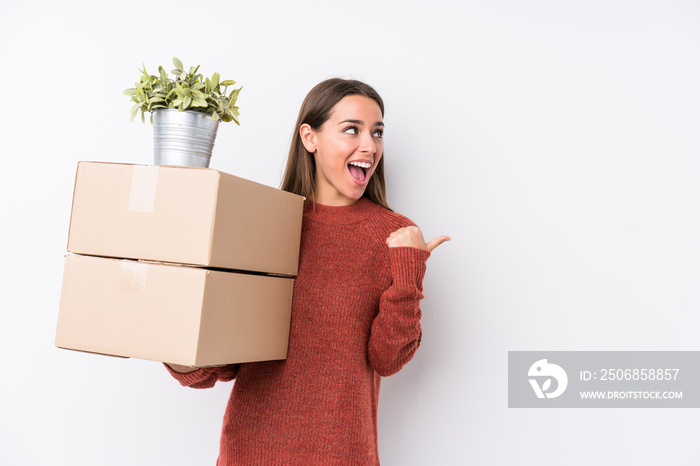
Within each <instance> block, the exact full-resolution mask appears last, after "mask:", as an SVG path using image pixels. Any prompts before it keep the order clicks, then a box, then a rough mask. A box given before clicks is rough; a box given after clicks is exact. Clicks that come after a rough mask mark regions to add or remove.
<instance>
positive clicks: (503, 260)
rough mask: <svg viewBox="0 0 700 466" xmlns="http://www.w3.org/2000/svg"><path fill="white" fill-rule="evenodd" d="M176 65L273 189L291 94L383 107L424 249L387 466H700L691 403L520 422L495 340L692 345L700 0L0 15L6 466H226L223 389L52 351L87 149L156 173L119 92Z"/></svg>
mask: <svg viewBox="0 0 700 466" xmlns="http://www.w3.org/2000/svg"><path fill="white" fill-rule="evenodd" d="M172 56H178V57H179V58H181V59H182V60H183V61H184V62H185V65H186V66H189V65H194V64H201V65H202V68H201V71H202V72H204V73H205V74H208V75H211V73H213V72H214V71H218V72H219V73H220V74H221V76H222V78H224V79H236V80H237V81H239V84H242V85H243V91H242V93H241V97H240V99H239V104H240V107H241V123H242V125H241V127H236V126H235V125H233V124H227V125H225V126H222V127H221V128H220V130H219V137H218V140H217V145H216V147H215V150H214V158H213V161H212V167H213V168H217V169H220V170H223V171H225V172H228V173H232V174H236V175H239V176H242V177H245V178H249V179H252V180H255V181H259V182H261V183H265V184H268V185H272V186H278V185H279V182H280V180H281V176H282V171H283V167H284V163H285V160H286V155H287V150H288V146H289V140H290V136H291V131H292V127H293V124H294V121H295V118H296V114H297V111H298V108H299V105H300V104H301V101H302V99H303V97H304V95H305V94H306V93H307V92H308V90H309V89H310V88H311V87H313V85H315V84H316V83H317V82H319V81H321V80H323V79H325V78H327V77H331V76H341V77H353V78H358V79H362V80H365V81H367V82H369V83H370V84H372V85H373V86H375V87H376V88H377V90H378V91H379V92H380V93H381V94H382V96H383V97H384V99H385V101H386V106H387V112H386V117H385V122H386V136H385V151H386V153H385V157H386V164H387V172H388V185H389V201H390V204H391V205H392V207H393V208H394V209H395V210H397V211H399V212H401V213H403V214H405V215H407V216H408V217H410V218H411V219H413V220H414V221H415V222H416V223H418V224H419V225H420V226H421V227H422V229H423V231H424V233H425V236H427V237H430V238H432V237H433V236H436V235H439V234H449V235H451V236H452V242H451V243H447V244H445V245H443V246H441V247H440V248H439V249H438V250H436V251H435V252H434V253H433V256H432V257H431V259H430V260H429V262H428V272H427V276H426V280H425V293H426V295H427V296H426V298H425V300H424V302H423V311H424V319H423V330H424V340H423V344H422V347H421V348H420V350H419V352H418V353H417V355H416V357H415V358H414V360H413V361H412V362H411V363H410V364H409V365H408V366H406V368H405V369H404V370H403V371H402V372H400V373H399V374H397V375H395V376H393V377H391V378H388V379H385V380H384V384H383V387H382V394H381V400H380V412H379V430H380V432H379V435H380V456H381V458H382V464H383V465H387V466H404V465H409V466H411V465H484V464H494V465H510V464H521V465H542V464H570V465H589V464H605V465H613V464H635V465H657V464H675V465H697V464H698V463H700V450H699V449H698V447H697V439H698V429H700V428H699V427H698V425H699V424H700V422H699V421H700V413H699V412H698V410H696V409H667V410H664V409H608V410H605V409H589V410H583V409H568V410H567V409H556V410H555V409H552V410H548V409H529V410H528V409H524V410H517V409H508V407H507V352H508V351H509V350H698V349H700V348H699V346H698V328H699V324H700V319H699V318H698V309H699V307H700V286H699V283H700V242H699V239H700V215H699V209H698V207H699V205H698V200H699V199H700V183H698V176H699V175H700V150H699V149H700V139H699V138H698V134H699V131H698V128H699V127H700V4H698V3H697V2H695V1H690V0H688V1H681V0H675V1H673V0H671V1H669V0H664V1H661V0H658V1H622V0H618V1H553V0H552V1H528V2H523V1H518V0H512V1H448V0H433V1H409V0H403V1H401V2H399V1H391V2H381V1H351V2H328V1H323V2H322V1H318V2H315V1H298V2H286V1H269V2H262V1H260V2H252V1H246V2H236V1H230V2H184V1H177V0H170V1H167V2H166V1H160V2H155V1H153V2H146V1H141V0H139V1H135V0H121V1H119V2H88V1H77V0H76V1H71V0H67V1H60V2H54V1H48V0H38V1H33V0H21V1H19V0H9V1H8V0H0V64H1V66H2V70H3V76H4V78H3V80H2V91H1V92H0V96H1V97H0V99H1V100H0V102H2V107H3V110H4V111H3V112H2V114H1V116H0V133H1V135H2V137H1V139H0V141H1V144H2V145H1V146H0V147H1V149H0V150H1V151H2V152H1V153H2V158H3V164H2V184H1V189H2V192H1V193H0V194H1V195H2V206H3V209H2V212H3V221H2V239H3V243H4V244H5V252H4V257H3V263H4V265H3V272H2V273H3V279H2V293H0V299H1V300H2V301H1V304H0V354H2V357H3V362H2V371H1V372H0V382H1V384H0V464H3V465H71V466H78V465H90V466H92V465H176V464H178V465H179V464H181V465H202V464H214V462H215V458H216V456H217V450H218V441H219V429H220V426H221V420H222V416H223V412H224V405H225V402H226V399H227V397H228V394H229V392H230V389H231V385H230V384H221V385H220V386H217V387H216V388H214V389H212V390H206V391H199V390H190V389H185V388H182V387H180V386H179V385H178V384H177V382H176V381H175V380H173V379H172V378H171V377H170V376H169V375H168V374H167V373H166V372H165V370H164V369H163V367H162V366H161V365H160V364H158V363H155V362H149V361H140V360H120V359H115V358H108V357H104V356H96V355H88V354H82V353H76V352H70V351H65V350H59V349H56V348H54V347H53V339H54V332H55V326H56V318H57V312H58V302H59V297H60V287H61V276H62V271H63V269H62V268H63V255H64V253H65V246H66V237H67V232H68V220H69V215H70V205H71V196H72V189H73V181H74V176H75V168H76V164H77V162H78V161H79V160H97V161H113V162H118V161H121V162H134V163H146V164H147V163H152V158H151V157H152V149H151V147H152V146H151V144H152V141H151V137H152V133H151V127H150V125H143V124H142V123H141V122H134V123H129V108H130V103H129V101H128V97H126V96H124V95H122V90H124V89H125V88H127V87H132V85H133V83H134V82H135V81H136V80H137V79H138V70H137V67H139V66H141V64H142V63H145V64H146V67H147V69H148V70H149V71H151V72H155V71H156V70H157V67H158V65H163V66H165V67H166V68H167V69H170V59H171V57H172Z"/></svg>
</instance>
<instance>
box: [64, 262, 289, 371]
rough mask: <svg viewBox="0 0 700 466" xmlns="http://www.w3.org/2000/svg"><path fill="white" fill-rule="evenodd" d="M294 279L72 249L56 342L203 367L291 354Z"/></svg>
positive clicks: (106, 352)
mask: <svg viewBox="0 0 700 466" xmlns="http://www.w3.org/2000/svg"><path fill="white" fill-rule="evenodd" d="M293 281H294V280H293V279H292V278H283V277H270V276H264V275H254V274H244V273H236V272H225V271H212V270H206V269H202V268H197V267H190V266H181V265H172V264H159V263H151V262H143V261H133V260H120V259H110V258H101V257H91V256H76V255H67V256H66V261H65V270H64V275H63V289H62V292H61V303H60V308H59V317H58V327H57V331H56V346H58V347H60V348H66V349H74V350H80V351H87V352H92V353H102V354H109V355H114V356H123V357H133V358H140V359H150V360H154V361H161V362H170V363H174V364H180V365H185V366H198V367H202V366H213V365H222V364H229V363H239V362H250V361H263V360H275V359H285V358H286V357H287V347H288V340H289V322H290V313H291V302H292V286H293Z"/></svg>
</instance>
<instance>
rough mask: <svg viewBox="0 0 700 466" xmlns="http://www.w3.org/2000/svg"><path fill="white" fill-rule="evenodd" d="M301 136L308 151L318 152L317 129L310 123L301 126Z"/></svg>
mask: <svg viewBox="0 0 700 466" xmlns="http://www.w3.org/2000/svg"><path fill="white" fill-rule="evenodd" d="M299 137H300V138H301V142H302V144H304V147H305V148H306V150H307V151H309V152H310V153H312V154H313V153H314V152H316V131H314V130H313V128H312V127H311V126H310V125H309V124H308V123H304V124H303V125H301V126H300V127H299Z"/></svg>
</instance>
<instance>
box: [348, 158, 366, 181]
mask: <svg viewBox="0 0 700 466" xmlns="http://www.w3.org/2000/svg"><path fill="white" fill-rule="evenodd" d="M371 167H372V163H371V162H356V161H353V162H350V163H348V169H349V170H350V175H351V176H352V179H353V180H355V181H356V182H358V183H364V182H365V180H367V173H369V169H370V168H371Z"/></svg>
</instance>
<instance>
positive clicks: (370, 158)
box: [299, 95, 384, 206]
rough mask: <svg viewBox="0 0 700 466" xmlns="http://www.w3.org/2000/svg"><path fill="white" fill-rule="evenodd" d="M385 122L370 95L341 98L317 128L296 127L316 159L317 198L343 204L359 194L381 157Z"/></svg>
mask: <svg viewBox="0 0 700 466" xmlns="http://www.w3.org/2000/svg"><path fill="white" fill-rule="evenodd" d="M383 133H384V123H383V122H382V111H381V109H380V108H379V104H377V102H375V101H374V100H373V99H370V98H369V97H364V96H360V95H351V96H347V97H344V98H343V99H341V100H340V101H339V102H338V103H337V104H335V106H334V107H333V109H332V110H331V112H330V117H329V118H328V120H326V122H325V123H324V124H323V125H322V126H321V128H320V129H319V130H314V129H313V128H311V127H310V126H309V125H308V124H305V125H302V126H301V128H300V129H299V134H300V136H301V139H302V142H303V143H304V146H305V147H306V150H308V151H309V152H311V153H313V155H314V158H315V161H316V187H315V196H316V202H317V203H319V204H322V205H329V206H346V205H350V204H353V203H354V202H355V201H357V200H358V199H360V198H361V197H362V194H364V192H365V189H366V188H367V183H369V180H370V178H371V177H372V174H373V173H374V170H375V169H376V167H377V164H378V163H379V160H380V159H381V158H382V153H383V150H384V145H383V140H382V137H383Z"/></svg>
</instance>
